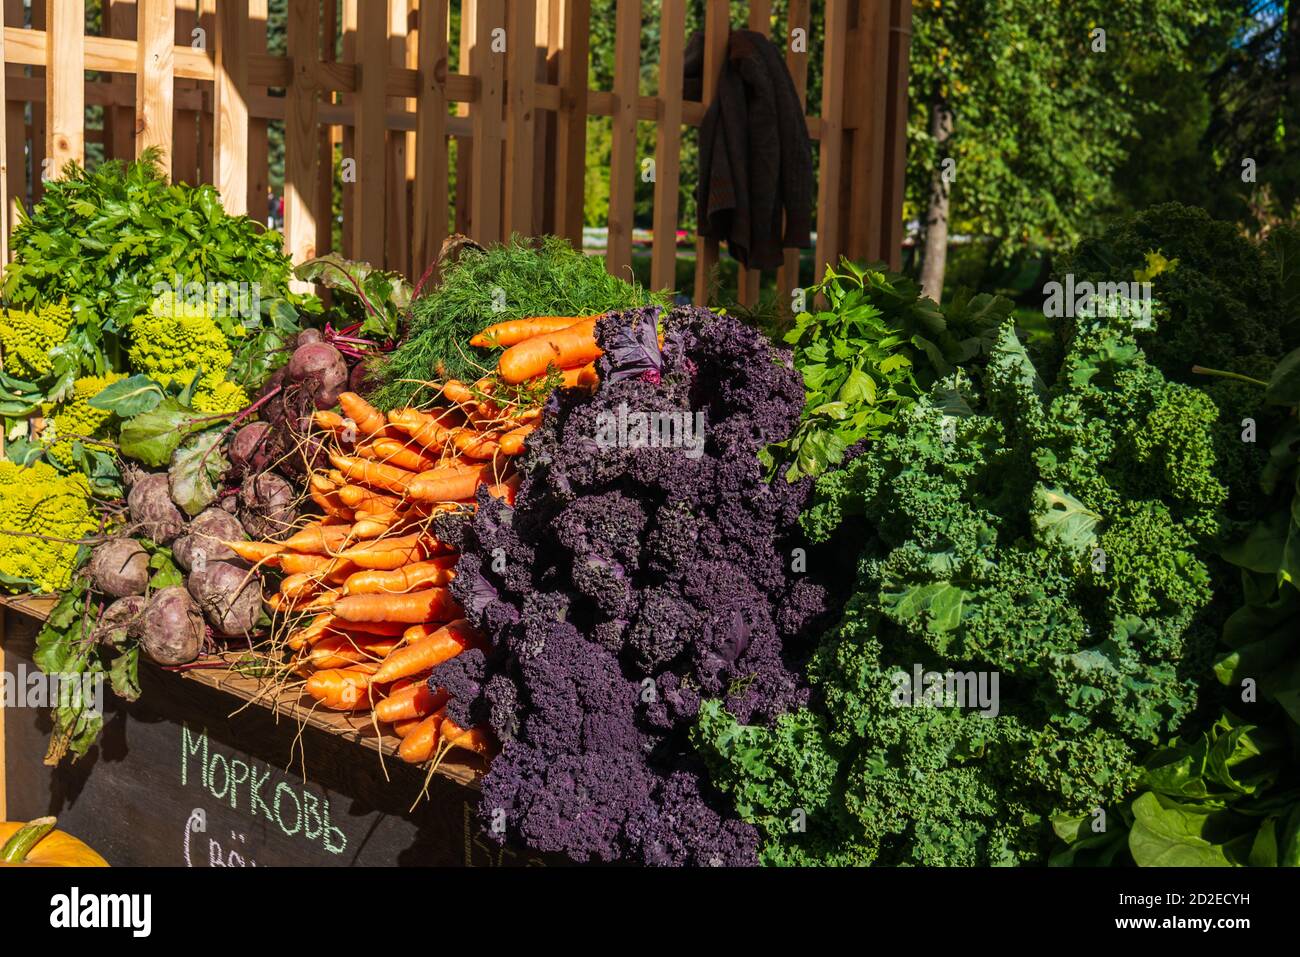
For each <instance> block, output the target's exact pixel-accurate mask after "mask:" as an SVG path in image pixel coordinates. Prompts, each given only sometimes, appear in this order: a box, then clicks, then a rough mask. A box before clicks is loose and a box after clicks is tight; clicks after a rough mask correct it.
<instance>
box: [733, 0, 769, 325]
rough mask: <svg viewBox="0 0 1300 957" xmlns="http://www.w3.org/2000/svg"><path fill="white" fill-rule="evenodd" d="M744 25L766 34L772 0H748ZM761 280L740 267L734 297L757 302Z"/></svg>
mask: <svg viewBox="0 0 1300 957" xmlns="http://www.w3.org/2000/svg"><path fill="white" fill-rule="evenodd" d="M746 26H748V27H749V29H751V30H753V31H754V32H755V33H761V34H763V35H764V36H766V35H767V32H768V30H770V29H771V27H772V0H750V3H749V19H748V20H747V21H746ZM762 281H763V271H762V270H761V269H746V268H745V267H744V266H741V267H740V281H739V283H738V284H737V289H736V298H737V299H738V300H739V302H740V304H741V305H743V306H753V305H757V304H758V292H759V286H760V284H761V283H762Z"/></svg>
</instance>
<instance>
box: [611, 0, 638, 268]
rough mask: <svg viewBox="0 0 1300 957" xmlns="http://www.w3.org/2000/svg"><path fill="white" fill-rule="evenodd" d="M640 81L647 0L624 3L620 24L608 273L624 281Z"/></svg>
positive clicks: (616, 31) (629, 262) (629, 250)
mask: <svg viewBox="0 0 1300 957" xmlns="http://www.w3.org/2000/svg"><path fill="white" fill-rule="evenodd" d="M640 80H641V0H618V6H617V8H616V12H615V21H614V119H613V142H612V143H611V145H610V170H609V220H608V231H607V235H606V239H605V268H606V269H608V270H609V271H610V273H612V274H613V275H615V276H618V277H619V278H621V279H631V278H632V214H633V210H634V209H635V203H636V179H637V173H638V167H637V162H636V107H637V100H638V98H639V93H640V90H639V83H640Z"/></svg>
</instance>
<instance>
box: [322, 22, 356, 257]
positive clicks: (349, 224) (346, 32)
mask: <svg viewBox="0 0 1300 957" xmlns="http://www.w3.org/2000/svg"><path fill="white" fill-rule="evenodd" d="M357 2H358V0H343V16H342V31H343V60H344V61H345V62H346V63H347V64H348V65H349V66H352V68H353V72H354V73H355V64H356V60H357ZM336 65H337V64H328V65H327V64H322V68H321V71H320V76H321V79H322V82H323V81H324V80H325V78H326V76H327V75H328V73H329V70H330V68H331V67H333V66H336ZM351 89H352V90H354V91H355V89H356V84H355V83H353V84H352V85H351ZM339 102H340V103H342V104H343V106H344V107H345V109H346V110H347V112H348V115H349V119H348V122H347V125H346V126H344V127H342V128H341V137H342V141H343V142H342V149H343V163H344V167H345V168H344V176H343V197H342V198H343V229H342V239H343V255H345V256H347V257H348V258H349V259H351V258H354V257H355V255H356V253H355V251H354V247H353V243H354V240H355V238H356V228H357V227H356V221H357V214H356V207H355V205H354V202H353V200H354V199H355V195H356V189H355V188H354V183H355V182H356V181H355V179H352V180H349V178H348V174H347V169H346V167H347V164H349V163H351V164H355V163H356V161H357V134H356V129H355V127H354V126H353V123H352V117H353V116H354V111H355V109H356V94H355V92H347V93H342V94H341V95H340V97H339ZM353 175H355V173H354V174H353Z"/></svg>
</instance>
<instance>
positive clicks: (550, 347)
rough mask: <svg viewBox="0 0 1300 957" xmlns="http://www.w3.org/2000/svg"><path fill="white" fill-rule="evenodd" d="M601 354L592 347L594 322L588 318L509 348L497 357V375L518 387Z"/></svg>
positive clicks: (594, 346)
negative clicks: (548, 372)
mask: <svg viewBox="0 0 1300 957" xmlns="http://www.w3.org/2000/svg"><path fill="white" fill-rule="evenodd" d="M601 354H602V353H601V349H600V347H599V346H598V345H596V319H595V317H592V318H590V319H583V320H580V321H579V322H575V323H574V324H573V325H571V326H568V327H566V328H564V329H561V330H560V331H558V332H550V333H546V334H544V335H540V336H534V337H533V338H531V339H525V340H524V341H523V342H520V343H518V344H516V345H513V346H511V347H510V348H509V349H507V350H506V351H505V352H503V353H502V354H501V359H500V360H499V361H498V362H497V371H498V372H499V373H500V374H501V378H502V379H504V380H505V381H506V382H508V383H510V384H511V385H518V384H519V383H521V382H527V381H528V380H529V379H532V378H535V377H537V376H539V375H542V374H543V373H544V372H546V370H547V368H548V367H549V366H555V367H556V368H557V369H567V368H572V367H574V366H584V365H586V364H587V363H588V362H591V361H592V360H593V359H599V358H600V356H601Z"/></svg>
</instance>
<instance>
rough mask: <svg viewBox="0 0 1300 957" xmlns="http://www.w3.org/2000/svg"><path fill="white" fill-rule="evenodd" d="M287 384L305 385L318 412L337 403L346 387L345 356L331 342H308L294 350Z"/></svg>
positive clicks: (346, 369) (288, 368)
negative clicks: (290, 382) (289, 382)
mask: <svg viewBox="0 0 1300 957" xmlns="http://www.w3.org/2000/svg"><path fill="white" fill-rule="evenodd" d="M286 369H287V370H288V372H287V381H292V382H296V383H298V384H300V385H302V386H303V387H304V388H305V389H306V390H307V392H308V393H309V394H310V395H311V397H312V401H313V402H314V403H315V406H316V408H318V409H328V408H331V407H333V406H334V405H335V404H337V402H338V400H339V393H340V392H342V391H343V390H344V389H346V388H347V382H348V366H347V363H346V362H344V361H343V354H342V353H341V352H339V351H338V350H337V349H335V348H334V347H333V346H332V345H330V344H329V343H328V342H308V343H307V344H306V345H301V346H299V347H298V348H297V349H295V350H293V356H292V357H291V358H290V359H289V365H288V366H286Z"/></svg>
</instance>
